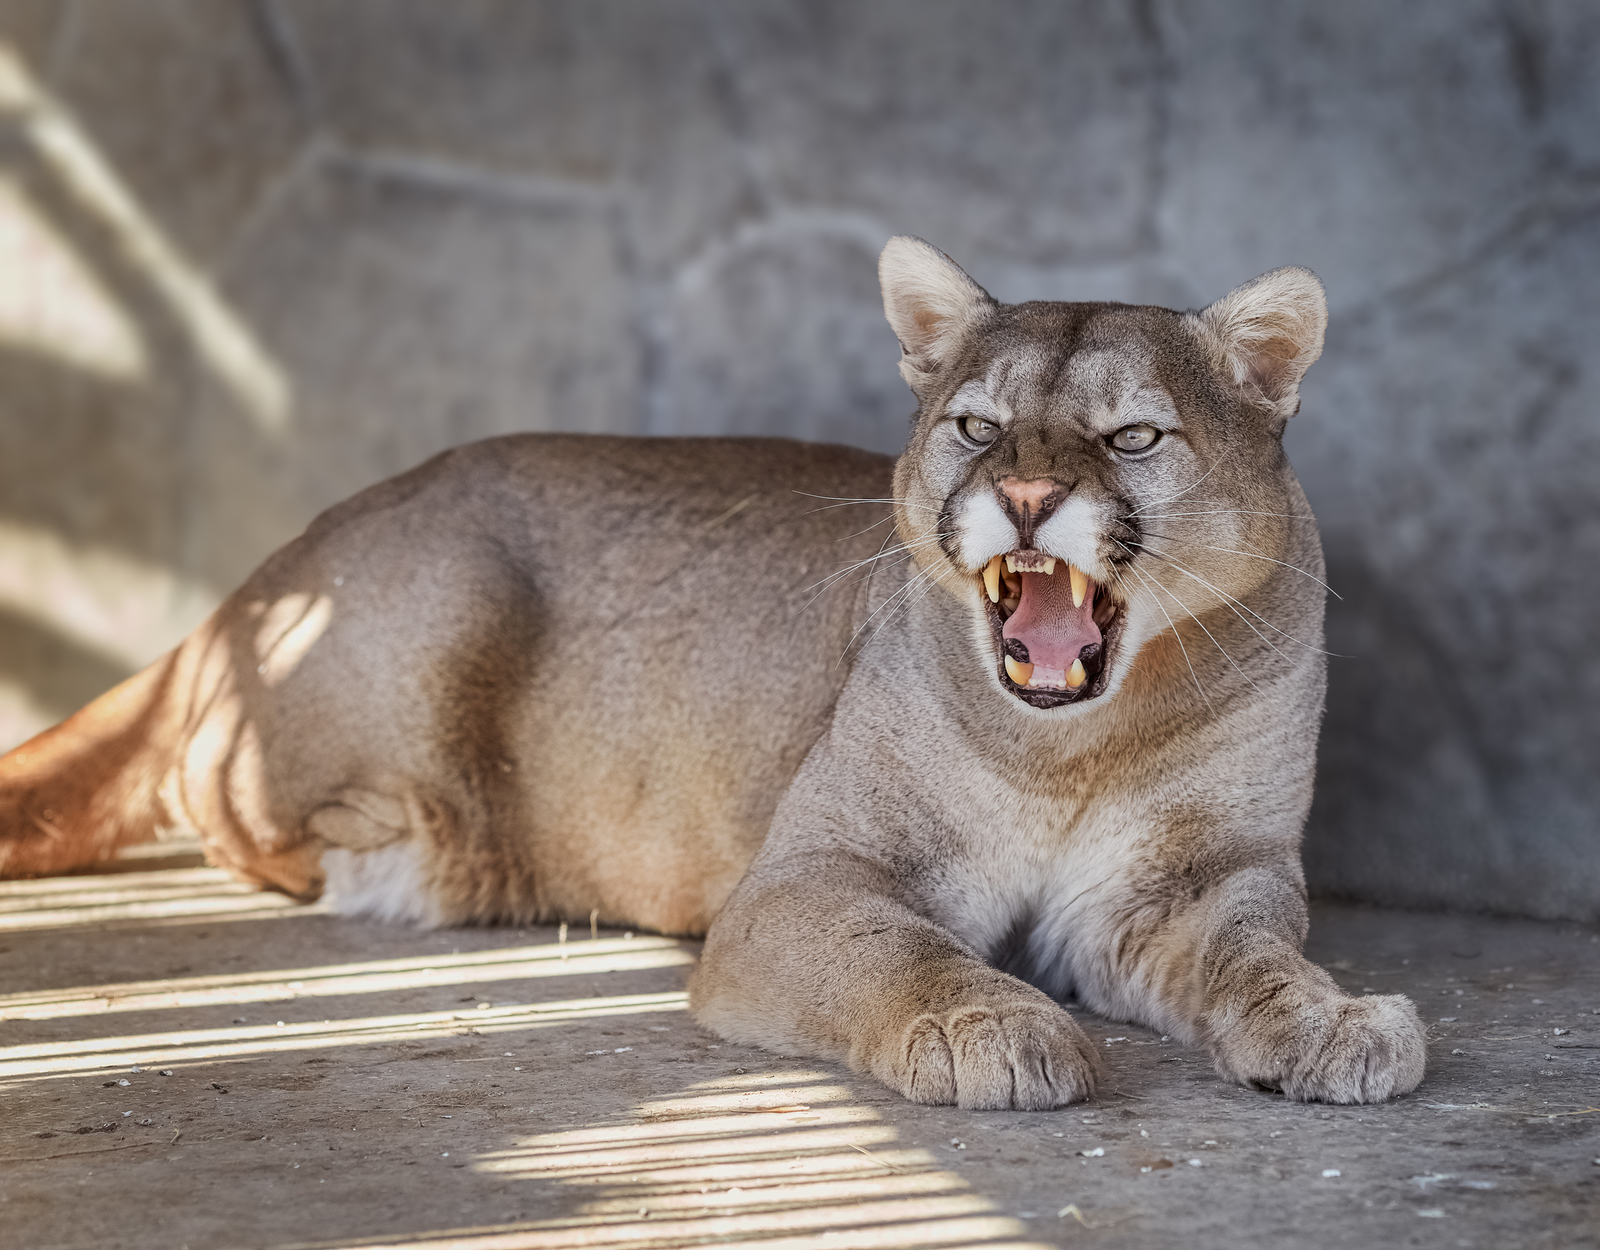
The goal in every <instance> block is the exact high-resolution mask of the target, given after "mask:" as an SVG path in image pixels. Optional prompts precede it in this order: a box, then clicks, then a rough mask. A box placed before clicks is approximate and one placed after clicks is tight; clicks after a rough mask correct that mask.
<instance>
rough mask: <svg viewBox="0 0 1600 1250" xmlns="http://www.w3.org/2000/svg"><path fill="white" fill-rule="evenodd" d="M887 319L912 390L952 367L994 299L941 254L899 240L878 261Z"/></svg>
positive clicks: (914, 241) (906, 239) (900, 237)
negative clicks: (961, 345)
mask: <svg viewBox="0 0 1600 1250" xmlns="http://www.w3.org/2000/svg"><path fill="white" fill-rule="evenodd" d="M878 282H879V284H880V285H881V286H882V287H883V313H884V316H886V317H888V318H889V325H890V327H891V328H892V329H893V330H894V335H895V337H896V338H897V339H899V340H900V350H901V351H902V352H904V353H905V357H904V359H902V360H901V361H900V375H901V376H902V377H903V378H905V380H906V382H907V383H909V384H910V386H911V389H912V390H916V389H917V384H918V382H919V381H920V380H921V378H922V376H923V375H925V374H929V373H933V372H935V371H936V370H937V369H938V368H939V367H940V366H941V365H944V364H946V363H947V362H948V361H949V358H950V354H951V352H952V351H953V350H954V349H955V346H956V344H957V343H958V342H960V340H961V336H962V334H963V333H965V332H966V330H967V329H968V327H970V326H971V325H972V324H973V322H974V321H976V320H977V319H979V318H980V317H982V316H983V315H984V314H985V313H986V312H987V311H988V310H989V309H991V308H993V307H994V306H995V301H994V299H993V298H992V297H991V296H990V295H989V293H988V292H987V291H985V290H984V289H983V288H982V287H981V286H979V285H978V284H977V283H976V282H974V281H973V280H972V279H971V278H969V277H967V275H966V274H965V273H963V272H962V270H961V267H960V266H959V265H957V264H956V263H955V261H953V260H951V259H950V258H949V257H948V256H946V255H945V254H944V253H943V252H941V251H940V250H939V249H938V248H936V247H933V246H931V245H930V244H927V243H924V242H923V241H922V240H921V239H914V238H912V237H911V236H910V235H906V234H901V235H896V236H895V237H894V238H892V239H890V240H889V243H888V246H886V247H885V248H884V249H883V255H882V256H880V257H879V258H878Z"/></svg>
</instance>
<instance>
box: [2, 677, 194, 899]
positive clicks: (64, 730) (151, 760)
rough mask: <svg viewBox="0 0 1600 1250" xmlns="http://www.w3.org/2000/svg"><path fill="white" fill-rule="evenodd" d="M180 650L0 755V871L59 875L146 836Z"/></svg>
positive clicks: (176, 728)
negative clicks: (57, 873) (52, 726)
mask: <svg viewBox="0 0 1600 1250" xmlns="http://www.w3.org/2000/svg"><path fill="white" fill-rule="evenodd" d="M178 658H179V652H177V651H173V652H171V653H169V654H168V655H166V656H164V657H163V658H162V659H160V660H157V661H156V662H155V663H154V664H152V665H151V666H150V667H149V668H147V669H145V670H144V671H143V672H140V673H136V674H134V675H133V676H132V677H130V678H128V680H127V681H125V682H123V683H122V684H121V685H119V686H117V687H115V688H114V689H112V690H110V691H108V692H106V693H105V694H103V695H101V696H100V697H99V698H98V699H96V700H95V701H94V702H93V703H91V704H89V705H88V706H87V707H85V708H84V709H82V710H81V711H79V712H77V713H76V714H75V715H73V716H71V717H69V718H68V719H66V720H64V721H62V722H61V724H59V725H57V726H55V727H54V728H52V729H47V730H45V731H44V732H43V733H41V734H39V735H37V736H36V737H34V738H30V739H29V740H28V741H27V742H25V743H23V744H22V745H21V746H19V747H17V748H16V749H15V750H14V751H11V752H10V753H9V754H7V755H4V756H0V877H22V876H33V875H38V874H44V873H55V872H64V871H66V870H68V869H71V868H77V867H80V866H82V865H84V864H91V863H94V862H96V861H98V860H103V859H107V858H109V857H110V856H112V855H113V854H114V853H115V852H116V850H117V849H118V848H119V847H123V846H127V845H129V844H130V843H134V842H141V841H144V840H146V839H148V838H150V837H151V836H153V835H154V833H155V831H156V830H157V828H159V827H160V826H161V825H162V824H164V823H165V821H166V809H165V807H164V806H163V804H162V802H161V799H160V797H159V796H158V793H157V791H158V788H159V786H160V785H161V780H162V777H163V775H164V774H165V773H166V771H167V769H168V767H169V766H170V765H171V763H172V760H173V758H174V756H175V753H176V751H177V750H178V740H179V737H180V735H181V732H182V726H181V723H180V721H181V717H179V716H175V715H174V714H173V706H172V705H173V703H174V702H175V699H174V694H175V690H174V687H175V685H176V683H177V671H178Z"/></svg>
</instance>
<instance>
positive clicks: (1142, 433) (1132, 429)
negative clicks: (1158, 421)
mask: <svg viewBox="0 0 1600 1250" xmlns="http://www.w3.org/2000/svg"><path fill="white" fill-rule="evenodd" d="M1160 437H1161V431H1160V430H1158V429H1156V427H1155V426H1153V425H1125V426H1123V427H1122V428H1121V429H1120V430H1118V431H1117V432H1116V433H1115V434H1113V435H1112V436H1111V445H1112V446H1113V447H1115V448H1116V449H1117V450H1118V451H1145V450H1147V449H1148V448H1151V447H1154V446H1155V445H1156V441H1157V440H1158V439H1159V438H1160Z"/></svg>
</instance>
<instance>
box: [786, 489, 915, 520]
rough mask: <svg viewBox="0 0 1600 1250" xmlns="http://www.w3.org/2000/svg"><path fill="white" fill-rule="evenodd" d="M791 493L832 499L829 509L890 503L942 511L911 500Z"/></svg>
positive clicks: (803, 492)
mask: <svg viewBox="0 0 1600 1250" xmlns="http://www.w3.org/2000/svg"><path fill="white" fill-rule="evenodd" d="M790 493H791V494H795V495H803V496H805V498H807V499H831V500H833V502H832V503H830V504H829V505H828V508H847V507H849V506H850V505H851V504H856V503H888V504H895V505H896V506H898V507H901V508H921V509H922V510H923V511H924V512H938V511H940V509H939V508H938V507H936V506H935V505H933V504H927V503H911V502H910V501H909V500H905V499H894V498H892V497H891V498H887V499H852V498H849V497H847V496H844V495H813V494H812V493H811V492H810V491H808V490H796V491H791V492H790ZM828 508H813V509H811V511H812V512H826V511H828ZM807 515H809V514H807Z"/></svg>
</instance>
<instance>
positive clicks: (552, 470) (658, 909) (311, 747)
mask: <svg viewBox="0 0 1600 1250" xmlns="http://www.w3.org/2000/svg"><path fill="white" fill-rule="evenodd" d="M891 471H892V461H890V460H889V459H888V458H887V457H882V456H874V455H871V454H869V453H865V452H860V451H854V450H850V449H846V448H840V447H819V446H811V445H805V444H799V443H791V442H786V441H780V440H763V439H748V440H732V439H693V440H690V439H681V440H653V439H620V438H596V437H582V436H571V437H563V436H545V435H524V436H513V437H507V438H501V439H493V440H489V441H487V442H483V443H478V444H474V445H471V446H467V447H463V448H459V449H457V450H455V451H451V452H448V453H445V454H444V455H442V456H439V457H437V458H435V459H434V460H432V461H429V462H428V463H427V464H425V465H423V466H421V467H420V468H418V469H416V470H414V471H412V472H410V473H407V474H404V475H403V476H401V477H398V478H395V479H393V480H391V481H388V482H384V483H382V484H380V485H378V486H375V487H373V488H371V489H370V490H367V491H365V492H363V493H361V494H359V495H357V496H355V497H354V498H352V499H350V500H349V501H347V502H345V503H343V504H340V505H338V506H337V507H334V508H332V509H330V510H329V511H328V512H326V513H324V514H323V515H322V516H320V517H318V518H317V520H315V521H314V522H313V523H312V524H311V525H310V526H309V527H308V528H307V530H306V532H305V533H304V534H303V535H302V536H301V537H299V538H298V539H296V540H295V541H294V542H292V543H290V544H288V545H287V546H286V547H284V548H283V549H282V550H280V551H279V552H277V553H276V554H275V555H274V556H273V557H272V558H271V559H269V560H268V561H267V562H266V563H265V564H264V565H263V566H262V567H261V568H260V569H259V570H258V571H257V572H256V573H255V574H254V575H253V576H252V577H251V578H250V580H249V581H247V582H246V583H245V584H244V585H243V586H242V587H241V588H240V589H239V590H238V591H237V592H236V593H235V594H233V595H232V596H230V597H229V599H228V600H227V601H226V602H225V603H224V604H223V605H222V607H221V608H219V609H218V611H217V612H216V614H215V615H214V616H213V618H212V619H211V620H210V621H208V622H207V623H206V624H205V625H204V626H203V627H202V628H201V629H200V630H198V631H196V633H195V634H194V635H193V636H192V637H191V638H190V639H189V640H188V641H187V642H186V643H185V644H184V645H183V646H182V647H181V648H180V649H179V651H178V652H177V653H175V654H174V656H173V657H170V658H169V659H168V660H166V661H164V662H163V663H164V664H166V665H168V666H169V667H170V668H171V670H172V672H171V675H170V677H169V678H168V679H167V680H165V682H164V683H163V684H162V685H161V694H160V706H159V709H158V713H159V714H157V713H156V712H152V713H151V714H150V716H147V717H146V720H149V721H151V722H152V723H154V722H155V721H159V722H160V725H161V726H162V728H161V732H160V734H159V735H158V736H159V737H160V738H161V739H162V740H161V741H159V742H156V743H149V742H142V743H141V745H140V750H141V751H142V752H143V753H144V755H145V756H148V757H149V758H148V759H147V760H146V762H145V763H144V764H143V766H142V768H141V771H140V774H139V778H138V781H137V784H136V785H135V786H134V788H135V789H138V790H140V792H141V793H143V794H145V795H146V796H147V799H146V802H147V805H148V806H151V808H152V810H151V811H150V812H149V813H148V814H147V815H146V816H145V817H144V819H143V821H142V822H136V827H133V828H129V829H127V830H125V831H123V833H122V834H120V835H119V838H120V840H121V841H128V840H133V839H134V838H137V837H139V836H147V834H148V831H149V830H150V829H151V828H152V827H153V826H156V825H161V824H172V825H179V826H183V825H187V826H190V827H193V828H195V829H197V830H198V831H199V832H200V833H201V835H202V836H203V837H204V839H205V841H206V845H207V848H208V853H209V854H210V855H211V856H212V857H213V858H214V859H216V860H217V861H219V862H221V863H223V864H226V865H227V866H229V867H232V868H234V869H235V870H236V871H238V872H240V873H241V874H242V875H245V876H249V877H254V878H255V879H257V880H260V881H262V882H263V883H265V884H270V885H274V886H277V887H279V888H283V889H287V890H289V891H290V892H292V893H296V894H299V895H301V896H314V895H316V894H317V893H318V892H319V891H320V890H321V889H322V888H323V887H324V881H325V878H326V884H327V885H328V886H330V887H331V888H332V890H333V892H334V894H335V901H336V903H337V904H338V905H340V906H342V907H345V908H348V909H350V910H358V911H365V912H369V913H374V914H377V915H381V916H386V917H391V918H396V919H402V918H403V919H413V920H420V921H424V922H428V923H455V922H487V921H495V920H515V921H531V920H535V919H550V918H559V917H573V918H577V917H587V916H588V914H589V913H590V911H591V910H595V909H598V911H599V913H600V915H601V917H602V918H606V919H613V920H618V921H624V920H625V921H627V922H628V923H632V924H637V925H641V926H645V927H650V928H655V929H661V930H665V931H668V932H704V930H705V928H706V927H707V926H708V925H709V923H710V921H711V918H712V917H713V916H714V915H715V913H716V910H717V908H718V906H719V905H720V903H721V901H722V899H723V898H724V897H726V895H727V893H728V891H729V890H731V889H732V887H733V885H734V883H735V882H736V881H737V880H738V878H739V875H740V873H742V872H743V870H744V868H745V866H746V864H747V863H748V862H749V859H750V857H751V856H752V855H753V853H754V851H755V849H756V848H757V847H758V846H759V845H760V842H761V839H762V837H763V835H764V833H765V830H766V826H767V823H768V821H769V820H770V818H771V815H772V811H773V809H774V807H775V806H776V804H777V801H778V798H779V796H780V795H781V793H782V791H783V788H784V786H785V785H786V784H787V783H788V780H789V778H790V777H791V776H792V775H793V772H794V770H795V769H796V768H797V767H798V765H799V763H800V760H801V759H802V758H803V756H804V754H805V752H806V750H807V749H808V748H809V746H810V744H811V743H812V742H813V741H814V740H815V738H816V736H817V735H818V734H819V733H820V732H821V731H822V728H823V727H824V725H825V724H826V721H827V717H828V715H829V712H830V710H831V708H832V706H833V702H834V700H835V699H836V697H837V695H838V691H839V689H840V687H841V686H842V684H843V682H844V679H845V677H846V676H847V675H848V672H849V660H848V656H849V654H850V653H851V640H852V635H853V634H854V632H855V630H856V628H857V626H858V624H859V623H860V621H861V619H862V617H863V615H864V614H865V613H864V610H863V605H864V603H865V602H866V596H867V595H868V594H869V593H872V585H871V582H870V581H869V580H868V579H869V577H870V574H871V573H872V570H873V565H872V563H871V562H870V561H869V563H868V564H867V565H866V566H865V567H864V568H863V570H862V571H861V572H860V573H859V574H855V575H852V576H850V577H847V578H844V579H834V578H830V576H829V575H830V574H831V573H834V572H836V571H837V570H838V569H839V568H841V567H842V566H847V565H849V564H851V563H853V562H854V561H857V560H863V559H867V558H868V557H870V556H872V554H873V553H874V552H875V551H877V550H879V549H881V547H882V546H883V544H884V541H885V539H886V537H887V536H888V533H889V527H890V525H891V523H892V521H891V518H890V514H889V509H888V507H887V505H886V503H885V502H879V501H884V500H886V498H887V495H888V491H889V484H890V476H891ZM846 501H868V502H865V503H856V502H849V503H847V502H846ZM891 578H892V574H891ZM882 584H883V579H880V581H879V586H880V591H879V593H880V595H881V586H882ZM135 683H142V684H141V685H140V686H139V689H140V690H144V689H145V688H146V687H149V686H150V685H151V679H150V678H148V677H143V676H141V677H140V678H135V679H133V681H132V682H131V683H129V684H130V685H133V684H135ZM95 706H98V705H95ZM92 713H93V707H91V709H86V710H85V712H84V713H80V714H79V718H75V719H82V718H86V717H88V716H89V715H91V714H92ZM102 719H103V717H102ZM72 727H73V722H72V721H69V722H67V723H66V725H64V726H61V727H58V729H57V730H53V731H51V733H53V734H56V735H58V736H59V735H61V734H62V732H63V731H68V732H69V733H70V731H71V729H72ZM45 737H48V735H46V736H42V737H41V739H36V740H35V743H34V744H29V745H28V746H25V747H23V748H20V749H19V751H18V752H16V753H14V754H13V755H12V756H9V757H7V758H6V759H5V760H4V761H0V821H5V822H7V823H8V824H9V825H10V826H11V828H9V829H7V830H6V832H7V834H9V837H7V838H6V839H5V840H4V842H3V845H4V846H5V848H6V850H7V851H8V852H9V856H10V858H9V859H8V861H7V862H6V863H5V864H4V865H3V869H4V870H5V871H6V872H8V873H10V874H15V873H17V872H19V871H20V872H28V871H42V870H48V869H50V868H52V867H55V866H57V865H56V864H53V863H51V862H50V859H49V856H50V854H51V853H52V851H54V850H55V849H56V847H57V845H58V843H57V841H56V840H55V839H52V838H51V837H50V836H49V834H48V832H47V831H45V830H43V829H42V827H41V826H40V825H39V823H38V822H37V821H36V820H35V819H34V818H35V817H40V816H41V815H42V813H43V812H44V811H47V810H48V811H49V812H50V813H51V819H49V821H48V824H49V825H50V827H51V828H53V829H63V828H64V829H67V830H70V829H72V828H74V827H75V825H76V823H77V822H78V821H80V820H83V819H89V818H90V814H89V811H88V809H87V808H84V807H83V805H82V804H81V803H78V804H77V805H76V806H75V803H76V800H75V799H74V797H73V793H72V791H71V787H70V786H69V785H67V784H66V783H67V781H68V779H67V778H65V777H62V776H60V775H59V774H57V773H52V771H51V769H50V767H49V764H48V759H46V756H47V755H48V744H47V743H46V742H45V740H44V739H45ZM30 754H31V756H32V758H33V761H34V766H33V768H32V769H31V771H25V770H24V769H22V768H19V767H18V763H19V761H22V762H23V763H25V762H26V761H27V760H28V759H29V757H30ZM41 770H42V771H41ZM41 778H42V780H41ZM141 787H142V789H141ZM91 789H92V787H91ZM151 791H154V792H155V795H157V796H158V797H157V798H155V799H154V801H153V802H152V801H151V800H150V798H149V797H148V796H149V795H150V792H151ZM80 808H82V810H79V809H80ZM102 818H103V814H102ZM119 838H112V839H109V840H107V841H106V842H105V843H103V844H101V845H99V846H97V847H96V853H101V852H106V853H109V851H110V850H111V849H112V848H113V847H114V845H115V844H116V842H117V841H118V840H119ZM80 854H81V852H80Z"/></svg>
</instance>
